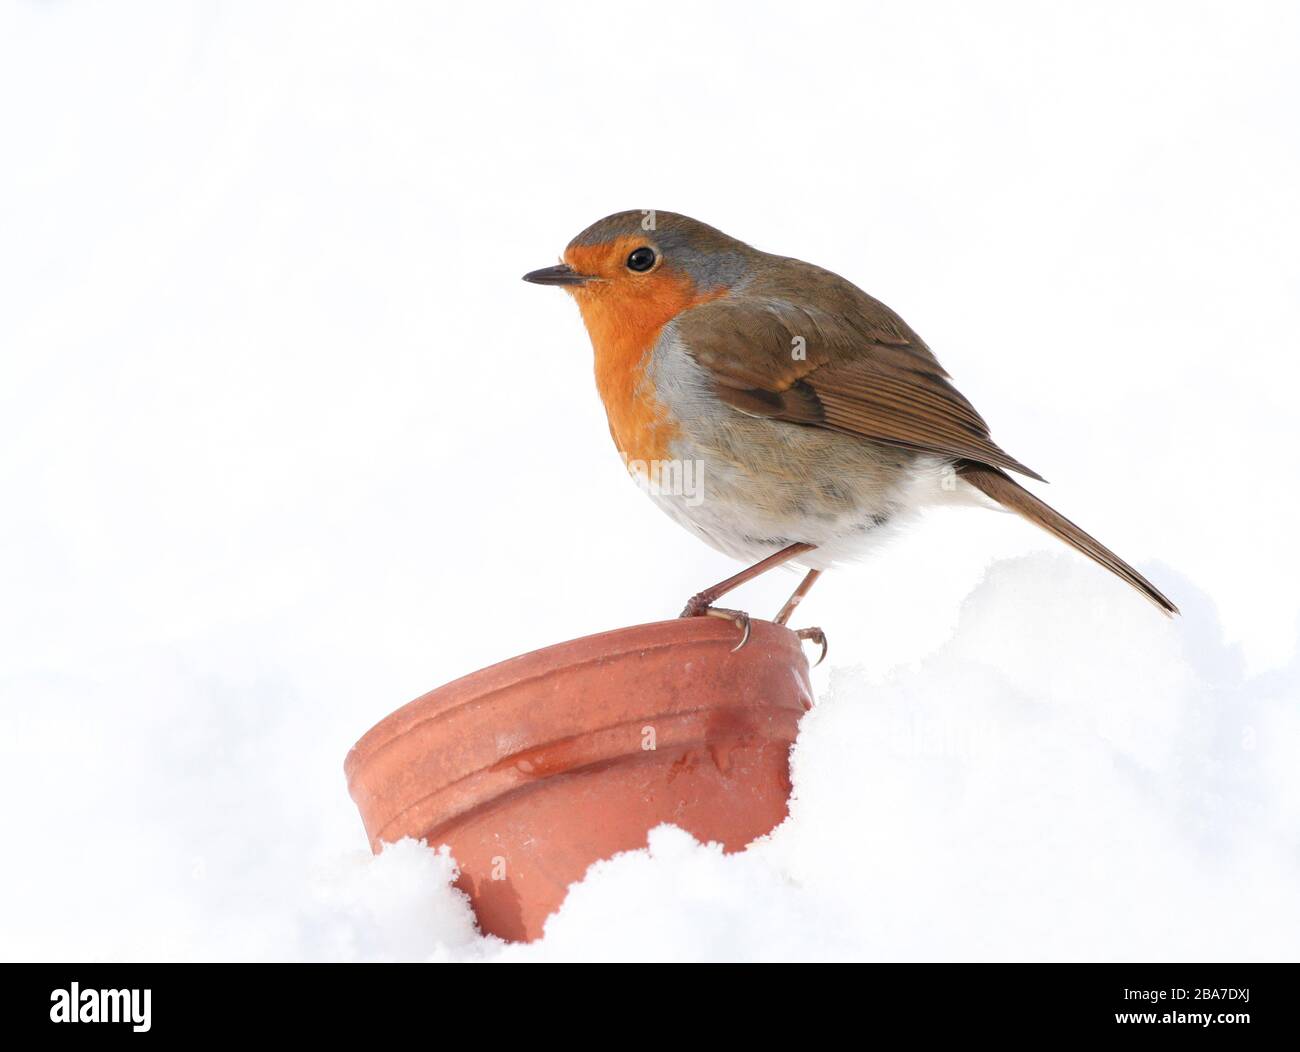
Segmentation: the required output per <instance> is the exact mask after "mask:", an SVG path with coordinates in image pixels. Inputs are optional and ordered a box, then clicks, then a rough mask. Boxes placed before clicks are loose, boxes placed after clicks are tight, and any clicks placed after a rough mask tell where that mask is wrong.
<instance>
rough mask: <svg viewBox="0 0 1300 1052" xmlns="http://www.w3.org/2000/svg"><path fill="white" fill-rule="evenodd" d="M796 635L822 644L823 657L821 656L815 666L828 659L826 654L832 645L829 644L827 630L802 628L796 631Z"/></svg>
mask: <svg viewBox="0 0 1300 1052" xmlns="http://www.w3.org/2000/svg"><path fill="white" fill-rule="evenodd" d="M795 635H796V636H798V637H799V638H800V639H811V640H812V641H813V642H814V643H820V644H821V648H822V653H821V657H819V658H818V659H817V661H816V662H815V663H814V664H813V668H816V667H817V666H818V665H820V664H821V663H822V662H823V661H825V660H826V654H827V651H829V650H830V647H829V646H827V643H826V633H825V632H823V631H822V630H821V629H820V628H800V629H797V630H796V631H795Z"/></svg>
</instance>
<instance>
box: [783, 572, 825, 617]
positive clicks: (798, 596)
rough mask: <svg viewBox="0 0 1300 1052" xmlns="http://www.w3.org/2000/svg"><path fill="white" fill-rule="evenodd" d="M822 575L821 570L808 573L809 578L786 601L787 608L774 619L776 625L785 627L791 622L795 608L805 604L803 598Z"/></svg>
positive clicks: (800, 583)
mask: <svg viewBox="0 0 1300 1052" xmlns="http://www.w3.org/2000/svg"><path fill="white" fill-rule="evenodd" d="M821 575H822V572H821V571H820V570H809V571H808V574H807V576H806V577H804V579H803V580H802V581H800V582H799V587H798V588H796V589H795V590H794V594H793V595H792V596H790V598H789V599H787V600H786V601H785V606H783V607H781V612H780V613H779V614H777V615H776V617H774V618H773V619H772V621H773V623H774V624H778V625H783V624H785V623H786V622H787V621H789V620H790V615H791V614H793V613H794V608H795V607H796V606H798V605H799V604H800V603H802V602H803V597H804V596H806V595H807V594H808V593H809V591H811V589H812V586H813V585H814V584H816V583H817V578H819V577H820V576H821Z"/></svg>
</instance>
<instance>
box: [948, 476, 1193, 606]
mask: <svg viewBox="0 0 1300 1052" xmlns="http://www.w3.org/2000/svg"><path fill="white" fill-rule="evenodd" d="M957 474H958V475H960V476H961V477H962V478H963V479H965V480H966V481H967V482H969V483H970V484H971V485H972V486H974V487H975V488H976V489H978V490H979V491H980V492H981V493H983V494H984V495H985V496H988V497H991V498H992V499H993V500H995V501H997V502H998V503H999V504H1001V505H1002V506H1003V507H1004V508H1007V509H1009V510H1011V511H1014V512H1017V513H1018V514H1020V515H1023V516H1024V517H1025V518H1026V519H1028V520H1029V521H1030V522H1032V523H1033V524H1034V525H1035V526H1041V527H1042V528H1043V529H1044V530H1046V531H1047V532H1048V533H1050V534H1052V536H1054V537H1057V538H1059V539H1060V540H1062V541H1064V542H1065V543H1066V544H1068V545H1069V546H1070V547H1071V548H1073V549H1074V550H1075V551H1077V552H1082V553H1083V554H1084V555H1086V556H1087V557H1088V558H1089V559H1092V560H1093V561H1094V562H1097V563H1100V564H1101V565H1102V566H1104V567H1106V569H1107V570H1109V571H1110V572H1111V573H1113V574H1114V575H1115V576H1116V577H1120V578H1122V579H1123V580H1125V581H1127V582H1128V583H1129V584H1131V585H1132V586H1133V587H1134V588H1136V589H1137V590H1138V591H1139V592H1141V593H1142V594H1143V595H1144V596H1146V597H1147V598H1148V599H1150V600H1151V602H1153V603H1155V605H1156V606H1158V607H1159V608H1160V609H1161V610H1163V611H1164V612H1165V613H1166V614H1170V615H1173V614H1176V613H1178V607H1176V606H1174V604H1173V603H1171V602H1170V601H1169V600H1168V599H1167V598H1165V596H1164V595H1163V594H1161V592H1160V590H1159V589H1158V588H1156V586H1155V585H1153V584H1152V583H1151V582H1150V581H1148V580H1147V579H1146V578H1145V577H1143V576H1142V575H1141V574H1140V573H1138V572H1137V571H1136V570H1135V569H1133V567H1131V566H1130V565H1129V564H1128V563H1126V562H1125V561H1124V560H1123V559H1121V558H1120V557H1119V556H1118V555H1116V554H1115V553H1114V552H1112V551H1111V550H1110V549H1109V548H1107V547H1106V546H1105V545H1104V544H1102V543H1101V542H1100V541H1098V540H1097V539H1096V538H1094V537H1091V536H1089V535H1088V534H1086V533H1084V531H1083V530H1081V529H1079V527H1078V526H1076V525H1075V524H1074V523H1072V522H1071V521H1070V520H1069V519H1067V518H1066V517H1065V516H1064V515H1062V514H1060V513H1059V512H1058V511H1056V510H1055V509H1054V508H1052V507H1050V506H1049V505H1047V504H1044V503H1043V502H1042V501H1041V500H1039V499H1038V498H1037V497H1035V496H1034V495H1033V494H1032V493H1030V492H1029V491H1028V490H1027V489H1025V488H1024V487H1023V486H1021V485H1020V484H1019V483H1018V482H1016V481H1015V480H1014V479H1012V478H1010V477H1009V476H1008V475H1006V474H1005V473H1004V472H1002V471H999V470H998V469H997V468H991V467H988V466H987V465H985V464H976V463H973V462H971V461H965V462H963V463H960V464H958V465H957Z"/></svg>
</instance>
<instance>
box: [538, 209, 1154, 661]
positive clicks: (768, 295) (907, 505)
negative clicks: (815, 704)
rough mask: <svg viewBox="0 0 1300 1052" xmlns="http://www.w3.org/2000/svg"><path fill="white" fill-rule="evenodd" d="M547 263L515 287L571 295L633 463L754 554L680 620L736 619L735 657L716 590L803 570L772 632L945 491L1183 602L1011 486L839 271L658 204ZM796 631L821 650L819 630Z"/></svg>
mask: <svg viewBox="0 0 1300 1052" xmlns="http://www.w3.org/2000/svg"><path fill="white" fill-rule="evenodd" d="M560 260H561V261H560V262H559V263H558V264H557V265H555V266H550V267H544V268H542V269H540V270H534V271H531V272H529V273H527V274H525V275H524V280H525V281H528V282H532V283H534V284H538V285H553V286H558V287H560V288H562V289H564V290H565V291H566V292H568V293H569V294H570V295H572V297H573V298H574V300H576V302H577V306H578V310H579V313H580V314H581V316H582V320H583V323H584V324H585V326H586V329H587V333H588V335H589V336H590V338H591V344H592V349H593V352H594V360H595V379H596V389H597V392H598V393H599V395H600V398H601V401H602V402H603V403H604V407H605V413H606V416H607V418H608V422H609V431H610V435H611V437H612V438H613V440H614V444H615V446H616V447H617V448H618V451H619V453H620V454H621V455H622V457H623V458H624V460H625V462H626V464H627V465H628V467H629V470H630V471H632V473H633V474H634V475H636V476H637V477H638V478H639V479H640V480H641V481H642V483H643V484H644V488H646V489H647V491H648V492H649V493H650V494H651V496H652V497H653V499H654V500H655V502H656V503H657V504H659V506H660V507H661V508H663V510H664V511H666V512H667V513H668V514H669V515H670V516H672V517H673V518H674V519H676V520H677V521H678V522H679V523H680V524H681V525H683V526H684V527H686V529H688V530H689V531H691V532H692V533H693V534H695V535H696V536H697V537H699V538H700V539H701V540H703V541H704V542H706V543H707V544H709V545H710V546H712V547H713V548H715V549H717V550H718V551H721V552H723V553H724V554H726V555H728V556H731V557H732V558H735V559H738V560H742V561H744V562H746V563H749V564H750V565H749V566H748V567H747V568H746V569H744V570H742V571H741V572H739V573H737V574H734V575H733V576H731V577H728V578H727V579H726V580H723V581H719V582H718V583H717V584H714V585H712V586H710V587H708V588H705V589H703V590H701V591H700V592H698V593H696V594H695V595H693V596H692V597H691V599H690V600H689V601H688V602H687V604H686V606H685V608H684V609H683V610H682V613H681V615H680V616H682V617H699V616H717V617H724V618H727V619H730V620H733V621H735V622H736V624H737V625H738V627H739V628H740V629H741V631H742V635H741V639H740V642H739V643H738V644H737V649H739V647H741V646H743V645H744V644H745V642H746V640H747V639H748V638H749V631H750V622H749V616H748V614H746V613H744V612H742V611H738V610H732V609H728V608H723V607H718V606H716V605H715V604H716V603H717V602H718V600H720V599H721V598H722V597H723V596H725V595H727V594H728V593H730V592H731V591H732V590H734V589H735V588H738V587H739V586H740V585H742V584H744V583H745V582H747V581H750V580H753V579H754V578H755V577H757V576H759V575H760V574H763V573H766V572H767V571H769V570H771V569H774V568H775V567H777V566H780V565H782V564H788V565H790V566H792V567H796V568H803V569H804V570H805V571H806V572H805V576H804V577H803V579H802V580H801V582H800V584H799V586H798V587H797V588H796V589H795V591H794V593H793V594H792V595H791V596H790V599H789V600H788V601H787V602H786V603H785V604H784V605H783V606H782V608H781V609H780V611H779V612H778V613H777V615H776V617H775V618H774V619H773V620H774V621H775V623H776V624H780V625H785V624H787V622H788V620H789V619H790V617H791V616H792V615H793V613H794V610H795V608H796V607H797V606H798V604H799V603H800V602H801V601H802V600H803V598H804V597H805V596H806V595H807V594H808V591H809V589H810V588H811V587H812V586H813V584H814V583H815V582H816V581H817V580H818V578H819V577H820V576H821V575H822V573H823V572H824V571H826V570H828V569H830V568H832V567H833V566H836V565H839V564H841V563H843V562H845V561H848V560H850V559H855V558H859V557H861V556H862V555H864V554H866V553H867V552H870V551H871V550H872V549H874V548H876V547H878V546H879V544H880V542H881V541H882V540H883V538H884V537H886V536H887V535H888V533H889V532H890V530H891V529H893V528H896V527H897V526H898V525H899V524H900V523H903V522H906V521H907V520H908V519H909V518H910V517H911V516H912V515H913V514H914V513H915V512H917V511H919V510H921V509H923V508H925V507H927V506H932V505H941V504H951V503H955V502H974V503H978V504H983V505H986V506H990V507H1001V508H1002V509H1006V510H1009V511H1012V512H1015V513H1017V514H1019V515H1021V516H1023V517H1024V518H1026V519H1028V520H1029V521H1030V522H1032V523H1034V524H1035V525H1036V526H1039V527H1041V528H1042V529H1044V530H1046V531H1047V532H1048V533H1050V534H1052V535H1053V536H1055V537H1056V538H1058V539H1059V540H1061V541H1063V542H1065V543H1066V544H1067V545H1069V546H1070V547H1071V548H1074V549H1075V550H1076V551H1078V552H1080V553H1082V554H1083V555H1085V556H1087V557H1088V558H1089V559H1092V560H1093V561H1094V562H1096V563H1098V564H1100V565H1101V566H1103V567H1105V568H1106V569H1107V570H1109V571H1110V572H1111V573H1112V574H1114V575H1115V576H1116V577H1118V578H1120V579H1121V580H1123V581H1125V582H1127V583H1128V584H1129V585H1131V586H1132V587H1133V588H1135V589H1136V590H1137V591H1138V592H1139V593H1141V594H1142V595H1143V596H1145V597H1146V598H1147V599H1148V600H1150V601H1151V602H1152V603H1153V604H1155V606H1156V607H1158V608H1159V609H1160V610H1162V611H1163V612H1164V613H1165V614H1167V615H1169V616H1173V615H1175V614H1177V613H1178V608H1177V607H1176V606H1175V605H1174V604H1173V603H1172V602H1171V601H1170V600H1169V599H1168V598H1166V597H1165V596H1164V595H1163V594H1162V593H1161V592H1160V590H1159V589H1157V588H1156V587H1155V586H1154V585H1153V584H1152V583H1151V582H1150V581H1148V580H1147V579H1146V578H1145V577H1143V576H1142V574H1140V573H1138V571H1137V570H1135V569H1134V568H1133V567H1132V566H1130V565H1129V564H1128V563H1126V562H1125V561H1124V560H1123V559H1121V558H1120V557H1119V556H1118V555H1116V554H1115V553H1114V552H1112V551H1111V550H1110V549H1109V548H1107V547H1106V546H1105V545H1103V544H1102V543H1101V542H1100V541H1098V540H1096V539H1095V538H1093V537H1092V536H1090V535H1089V534H1088V533H1086V532H1084V531H1083V530H1082V529H1081V528H1080V527H1078V526H1076V525H1075V524H1074V523H1073V522H1071V521H1070V520H1069V519H1067V518H1065V517H1064V516H1063V515H1061V514H1060V513H1059V512H1057V511H1056V510H1055V509H1054V508H1052V507H1050V506H1049V505H1048V504H1046V503H1045V502H1044V501H1042V500H1041V499H1040V498H1038V497H1037V496H1035V495H1034V494H1033V493H1031V492H1030V491H1029V490H1028V489H1026V488H1025V487H1024V486H1022V485H1021V484H1020V483H1019V482H1018V481H1016V479H1015V478H1014V477H1013V476H1015V475H1019V476H1022V477H1024V478H1028V479H1032V480H1035V481H1039V482H1044V481H1045V480H1044V479H1043V477H1042V476H1041V475H1039V474H1038V473H1037V472H1036V471H1034V470H1032V469H1031V468H1029V467H1027V466H1026V465H1025V464H1023V463H1021V462H1020V461H1019V460H1017V459H1016V458H1015V457H1013V456H1011V455H1010V454H1009V453H1007V452H1006V451H1004V450H1003V449H1002V448H1001V447H1000V446H998V445H997V444H996V443H995V442H994V441H993V439H992V438H991V437H990V432H989V427H988V425H987V424H986V423H985V421H984V418H983V417H982V416H980V414H979V413H978V412H977V411H976V410H975V407H974V406H973V405H971V403H970V402H969V401H968V400H967V399H966V398H965V396H963V395H962V394H961V393H960V392H959V391H958V390H957V388H956V387H955V386H954V385H953V382H952V379H951V377H950V376H949V374H948V373H947V371H945V370H944V368H943V367H942V366H941V365H940V364H939V361H938V359H937V358H936V357H935V355H934V353H933V352H932V351H931V350H930V348H929V347H928V346H927V345H926V344H925V342H924V341H923V340H922V339H921V338H920V337H919V336H918V335H917V334H916V333H915V332H914V331H913V330H912V328H911V327H910V326H908V325H907V323H906V322H904V321H903V319H902V318H901V317H899V315H898V314H896V313H895V312H894V311H893V310H891V309H890V308H889V307H887V306H886V305H885V304H884V303H882V302H881V301H880V300H877V299H875V298H874V297H872V296H870V295H868V294H867V293H865V292H863V291H862V290H861V289H859V288H858V287H857V286H856V285H854V284H852V283H851V282H850V281H848V280H847V279H845V278H842V277H840V276H839V275H838V274H834V273H832V272H831V271H829V270H825V269H823V268H821V267H818V266H815V265H813V264H811V263H805V262H803V261H802V260H798V259H793V258H790V257H787V256H780V255H774V254H772V253H768V252H764V251H760V250H759V249H756V248H753V247H751V246H750V245H748V244H746V243H744V242H742V241H739V240H737V239H736V238H733V237H730V236H729V235H727V234H724V233H723V232H722V231H720V230H717V229H715V228H714V227H711V226H709V225H707V224H705V223H702V222H700V221H698V220H695V219H691V218H690V217H688V216H684V215H680V214H677V213H674V212H667V211H660V210H656V209H633V210H630V211H625V212H618V213H615V214H613V215H610V216H606V217H605V218H604V219H601V220H599V221H597V222H595V223H593V224H591V225H590V226H588V227H587V228H586V229H585V230H583V231H582V232H581V233H579V234H578V235H577V236H576V237H574V238H573V239H572V240H571V241H570V242H569V243H568V246H567V247H566V248H565V249H564V252H563V254H562V255H561V257H560ZM798 634H799V635H800V637H801V638H803V639H809V640H813V641H815V642H818V643H820V644H821V646H822V658H824V657H825V654H826V636H825V633H824V632H823V631H822V630H821V629H820V628H809V629H801V630H799V632H798ZM820 660H821V659H819V661H820Z"/></svg>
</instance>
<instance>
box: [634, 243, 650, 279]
mask: <svg viewBox="0 0 1300 1052" xmlns="http://www.w3.org/2000/svg"><path fill="white" fill-rule="evenodd" d="M654 265H655V250H654V249H653V248H646V247H645V246H644V245H643V246H641V247H640V248H635V249H633V250H632V253H631V255H629V256H628V257H627V269H628V270H635V271H636V272H637V273H638V274H644V273H645V272H646V271H647V270H649V269H650V268H651V267H653V266H654Z"/></svg>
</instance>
